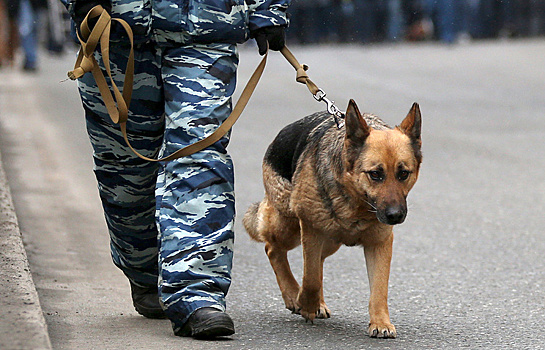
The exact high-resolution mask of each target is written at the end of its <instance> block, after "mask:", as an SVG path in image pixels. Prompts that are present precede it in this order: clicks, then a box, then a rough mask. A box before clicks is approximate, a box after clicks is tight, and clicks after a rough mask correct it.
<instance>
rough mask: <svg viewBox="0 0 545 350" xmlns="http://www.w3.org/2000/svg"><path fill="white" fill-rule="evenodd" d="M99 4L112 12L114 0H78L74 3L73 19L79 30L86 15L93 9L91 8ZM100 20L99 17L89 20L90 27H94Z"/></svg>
mask: <svg viewBox="0 0 545 350" xmlns="http://www.w3.org/2000/svg"><path fill="white" fill-rule="evenodd" d="M97 5H102V7H104V9H105V10H106V11H108V13H111V12H112V1H111V0H76V2H75V4H74V13H73V15H72V19H73V20H74V23H76V28H77V29H78V30H79V28H80V27H81V22H83V20H84V19H85V16H87V14H88V13H89V11H91V9H92V8H93V7H95V6H97ZM97 21H98V17H97V18H94V19H93V20H91V21H90V22H89V27H90V28H91V29H92V28H93V26H94V25H95V24H96V22H97Z"/></svg>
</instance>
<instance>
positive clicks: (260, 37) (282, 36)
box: [250, 26, 286, 56]
mask: <svg viewBox="0 0 545 350" xmlns="http://www.w3.org/2000/svg"><path fill="white" fill-rule="evenodd" d="M250 37H251V38H254V39H255V41H256V43H257V48H258V49H259V54H260V55H261V56H263V55H264V54H265V53H266V52H267V43H268V47H269V49H271V50H274V51H279V50H281V49H282V48H283V47H284V46H285V45H286V27H285V26H273V27H264V28H259V29H257V30H254V31H252V32H251V33H250Z"/></svg>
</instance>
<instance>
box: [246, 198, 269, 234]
mask: <svg viewBox="0 0 545 350" xmlns="http://www.w3.org/2000/svg"><path fill="white" fill-rule="evenodd" d="M260 204H261V202H259V203H254V204H252V205H251V206H250V207H249V208H248V210H247V211H246V214H244V218H243V219H242V224H243V225H244V228H245V229H246V232H248V234H249V235H250V237H251V238H252V239H253V240H255V241H258V242H264V239H263V237H261V235H260V233H259V230H258V220H259V219H258V211H259V205H260Z"/></svg>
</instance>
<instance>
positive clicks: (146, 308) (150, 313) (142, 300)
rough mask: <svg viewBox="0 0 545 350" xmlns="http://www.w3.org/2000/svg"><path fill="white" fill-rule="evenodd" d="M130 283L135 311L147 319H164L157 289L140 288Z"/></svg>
mask: <svg viewBox="0 0 545 350" xmlns="http://www.w3.org/2000/svg"><path fill="white" fill-rule="evenodd" d="M130 283H131V295H132V304H133V305H134V308H135V309H136V311H137V312H138V313H139V314H140V315H142V316H144V317H147V318H166V315H165V312H164V311H163V308H162V307H161V304H160V303H159V295H158V293H157V287H140V286H137V285H136V284H134V283H133V282H130Z"/></svg>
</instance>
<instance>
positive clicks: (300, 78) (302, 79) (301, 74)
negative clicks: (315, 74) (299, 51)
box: [280, 46, 321, 96]
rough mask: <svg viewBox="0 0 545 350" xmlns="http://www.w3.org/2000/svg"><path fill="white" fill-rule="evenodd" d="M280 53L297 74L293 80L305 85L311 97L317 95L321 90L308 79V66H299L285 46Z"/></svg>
mask: <svg viewBox="0 0 545 350" xmlns="http://www.w3.org/2000/svg"><path fill="white" fill-rule="evenodd" d="M280 53H281V54H282V55H283V56H284V57H285V58H286V60H288V62H289V63H290V64H291V65H292V67H293V68H295V71H296V72H297V76H296V78H295V80H297V82H298V83H301V84H305V85H306V86H307V87H308V89H309V90H310V92H311V93H312V95H314V96H316V94H318V93H319V91H321V90H320V88H318V86H316V84H314V82H312V80H310V78H309V77H308V74H307V70H308V66H307V65H306V64H300V63H299V61H297V58H295V56H294V55H293V54H292V53H291V51H290V50H289V49H288V47H287V46H284V47H283V48H282V49H281V50H280Z"/></svg>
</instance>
